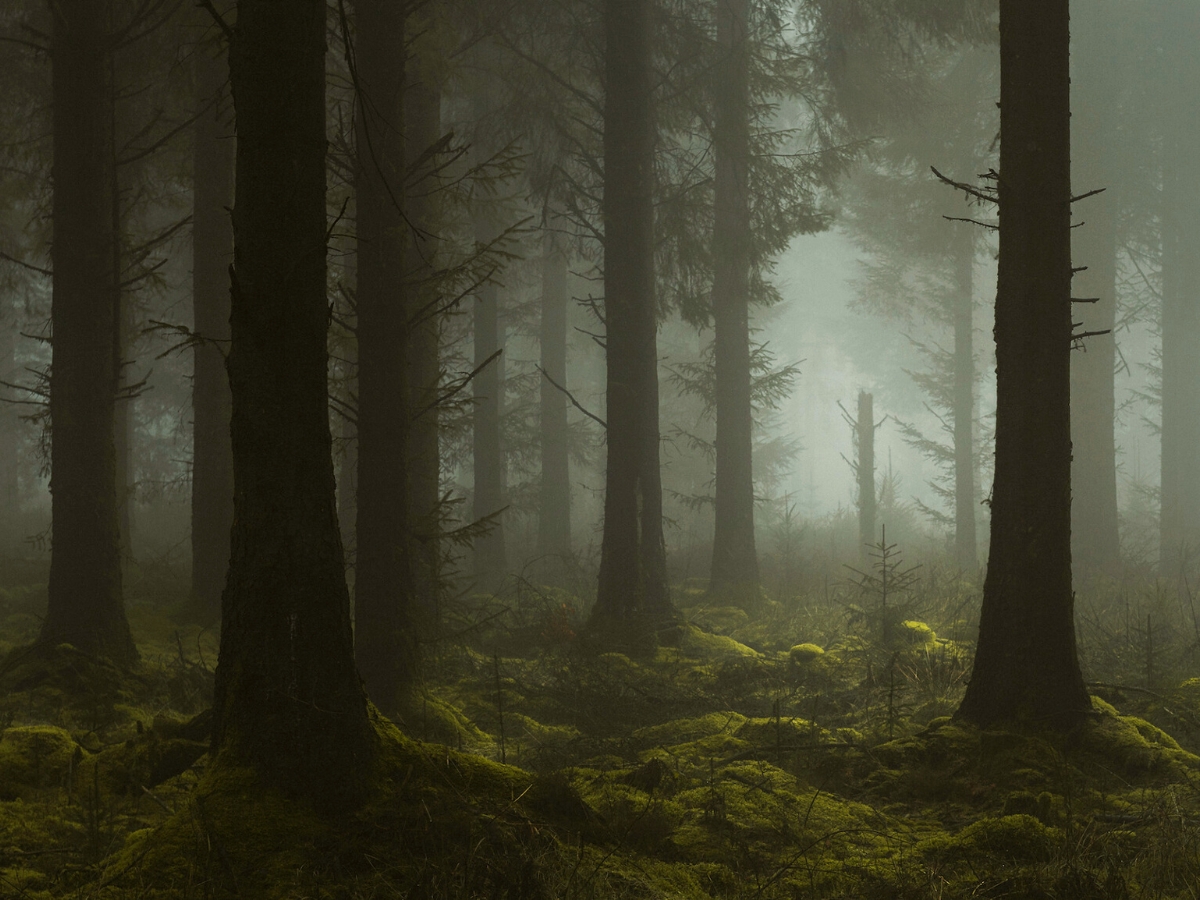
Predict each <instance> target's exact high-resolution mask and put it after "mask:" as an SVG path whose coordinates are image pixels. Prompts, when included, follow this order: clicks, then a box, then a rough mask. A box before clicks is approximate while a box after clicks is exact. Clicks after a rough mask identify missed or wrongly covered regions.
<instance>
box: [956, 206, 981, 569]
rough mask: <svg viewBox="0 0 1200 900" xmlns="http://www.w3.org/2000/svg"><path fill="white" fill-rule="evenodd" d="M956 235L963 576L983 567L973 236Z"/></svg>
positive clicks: (964, 231) (962, 231) (964, 230)
mask: <svg viewBox="0 0 1200 900" xmlns="http://www.w3.org/2000/svg"><path fill="white" fill-rule="evenodd" d="M972 227H974V226H959V227H958V231H957V233H956V239H957V252H956V258H955V262H956V266H957V273H956V274H957V277H956V279H955V280H956V282H957V288H958V290H957V295H956V297H955V302H954V559H955V562H957V563H958V567H959V568H960V569H962V570H963V571H964V572H974V571H975V569H976V568H978V566H979V556H978V540H977V538H976V535H975V511H976V509H977V508H978V505H979V503H978V497H977V496H976V493H975V325H974V321H975V235H974V234H973V233H972V232H971V230H970V229H971V228H972Z"/></svg>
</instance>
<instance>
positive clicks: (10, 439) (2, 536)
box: [0, 297, 20, 558]
mask: <svg viewBox="0 0 1200 900" xmlns="http://www.w3.org/2000/svg"><path fill="white" fill-rule="evenodd" d="M17 333H18V328H17V316H16V310H15V309H14V307H13V304H12V303H11V301H10V300H9V299H8V298H7V297H6V298H4V300H3V305H0V379H2V380H4V381H7V382H9V383H10V384H12V383H15V382H16V377H15V376H16V368H17V360H16V352H17ZM19 428H20V425H19V422H18V418H17V410H16V407H15V406H13V404H11V403H0V510H4V513H3V515H0V558H3V557H4V556H7V555H9V554H14V555H15V554H16V552H17V542H18V539H19V538H20V525H19V522H20V516H19V515H18V507H19V504H20V493H19V490H18V485H19V482H18V478H17V473H18V448H19V447H20V431H19Z"/></svg>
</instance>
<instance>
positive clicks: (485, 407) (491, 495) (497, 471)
mask: <svg viewBox="0 0 1200 900" xmlns="http://www.w3.org/2000/svg"><path fill="white" fill-rule="evenodd" d="M494 237H495V229H494V228H493V227H492V225H491V223H490V222H487V221H486V220H485V219H483V218H482V217H481V218H479V219H477V220H476V223H475V240H476V242H477V243H479V244H488V243H490V242H491V241H492V239H493V238H494ZM499 298H500V292H499V290H498V289H497V287H496V285H494V284H483V285H480V287H479V291H478V293H477V295H476V297H475V308H474V333H475V340H474V344H475V366H476V367H479V366H482V365H483V364H484V362H485V361H486V360H487V359H488V358H489V357H490V356H491V355H492V354H493V353H495V352H496V351H497V350H503V347H504V342H503V337H502V332H503V329H502V326H501V324H500V303H499ZM472 387H473V389H474V415H473V416H472V423H473V429H472V460H473V463H474V469H475V497H474V501H475V507H474V518H475V519H477V520H478V519H481V518H483V517H484V516H489V515H492V514H493V513H497V512H499V511H500V510H501V509H502V508H503V506H504V448H503V447H502V446H501V441H500V417H501V415H502V412H503V406H504V354H503V353H501V355H500V356H498V357H496V358H495V359H493V360H492V361H491V362H490V363H488V365H487V366H486V367H485V368H484V369H483V370H482V371H480V372H479V374H478V375H476V376H475V378H474V380H473V381H472ZM505 569H506V561H505V549H504V525H503V523H502V521H501V520H500V519H499V518H497V519H496V521H495V523H494V525H493V527H492V528H491V530H490V531H488V533H487V534H486V535H484V536H482V537H480V538H478V539H477V540H476V541H475V581H476V585H477V587H478V588H479V589H480V590H486V591H494V590H496V589H497V588H498V587H499V586H500V584H501V582H502V581H503V580H504V572H505Z"/></svg>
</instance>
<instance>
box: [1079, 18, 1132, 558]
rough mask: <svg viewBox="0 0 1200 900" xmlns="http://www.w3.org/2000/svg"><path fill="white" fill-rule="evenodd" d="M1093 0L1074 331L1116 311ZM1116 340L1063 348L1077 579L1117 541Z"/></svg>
mask: <svg viewBox="0 0 1200 900" xmlns="http://www.w3.org/2000/svg"><path fill="white" fill-rule="evenodd" d="M1108 6H1109V4H1108V3H1107V2H1102V0H1097V2H1093V3H1089V4H1087V6H1086V8H1085V10H1084V11H1083V12H1081V13H1080V15H1079V16H1077V17H1076V19H1077V21H1078V22H1079V23H1080V24H1081V25H1082V26H1083V27H1077V28H1076V29H1075V30H1076V33H1077V38H1076V40H1075V53H1074V58H1075V61H1076V66H1075V68H1076V75H1075V78H1074V79H1073V81H1072V97H1071V99H1072V118H1071V123H1072V132H1073V134H1072V142H1073V146H1074V148H1075V149H1074V163H1073V168H1074V174H1073V181H1074V189H1075V193H1077V194H1083V193H1085V192H1087V191H1093V190H1097V189H1099V188H1104V189H1105V192H1104V193H1103V194H1100V195H1098V196H1095V197H1089V198H1088V199H1087V200H1085V201H1082V202H1081V203H1080V205H1079V209H1078V212H1079V215H1080V218H1081V219H1082V220H1083V224H1082V226H1081V227H1078V228H1076V229H1074V231H1073V232H1072V258H1073V260H1074V263H1075V265H1076V267H1086V268H1084V269H1083V271H1080V272H1078V273H1077V274H1076V276H1075V282H1074V294H1075V296H1076V297H1078V298H1080V299H1083V300H1090V299H1095V301H1096V302H1094V303H1093V302H1088V303H1079V304H1076V305H1075V307H1074V310H1073V312H1074V319H1075V321H1076V323H1079V324H1078V328H1079V330H1080V331H1110V330H1111V329H1112V327H1113V324H1114V322H1115V320H1116V310H1117V298H1116V295H1117V210H1118V206H1117V204H1118V196H1117V193H1116V190H1115V186H1114V183H1113V182H1114V178H1115V177H1116V175H1117V169H1116V164H1115V160H1114V159H1113V156H1114V154H1113V150H1112V147H1113V140H1112V134H1111V131H1110V128H1111V127H1112V123H1111V122H1110V121H1109V117H1108V115H1107V110H1108V109H1109V107H1110V106H1111V104H1112V98H1113V96H1114V95H1115V92H1116V91H1117V89H1118V88H1119V85H1117V84H1114V83H1113V79H1112V78H1111V77H1109V72H1110V71H1112V70H1113V66H1112V63H1111V60H1110V59H1109V57H1108V53H1107V52H1106V46H1107V44H1108V40H1110V39H1111V35H1109V34H1108V33H1107V29H1106V28H1105V25H1104V23H1105V20H1104V18H1103V17H1104V14H1105V12H1106V11H1107V7H1108ZM1115 370H1116V341H1115V337H1114V335H1112V334H1102V335H1095V336H1093V337H1090V338H1087V339H1086V341H1085V343H1084V346H1083V349H1082V352H1075V353H1072V354H1071V447H1072V450H1073V453H1074V460H1073V462H1072V465H1071V495H1072V498H1071V531H1072V535H1073V538H1072V543H1071V552H1072V557H1073V559H1074V565H1075V572H1076V574H1077V575H1079V576H1081V577H1083V576H1087V575H1093V574H1096V573H1098V572H1103V571H1108V572H1112V571H1115V570H1116V568H1117V567H1118V566H1119V565H1120V558H1121V546H1120V537H1119V531H1118V518H1117V448H1116V439H1115V435H1114V414H1115V405H1114V381H1115V378H1114V373H1115Z"/></svg>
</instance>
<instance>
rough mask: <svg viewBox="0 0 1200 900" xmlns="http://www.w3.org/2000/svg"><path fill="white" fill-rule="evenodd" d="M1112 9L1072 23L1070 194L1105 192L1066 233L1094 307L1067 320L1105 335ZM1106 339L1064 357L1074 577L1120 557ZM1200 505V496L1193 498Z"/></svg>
mask: <svg viewBox="0 0 1200 900" xmlns="http://www.w3.org/2000/svg"><path fill="white" fill-rule="evenodd" d="M1108 6H1109V4H1108V3H1107V2H1103V0H1101V2H1094V3H1090V4H1088V5H1087V7H1086V12H1084V13H1081V14H1080V15H1079V16H1077V17H1076V19H1077V21H1078V22H1079V23H1080V24H1081V25H1082V24H1083V23H1086V27H1077V28H1076V29H1075V30H1076V34H1077V37H1076V40H1075V54H1074V56H1075V60H1076V67H1075V68H1076V75H1075V78H1074V79H1073V80H1072V118H1071V123H1072V131H1073V135H1072V141H1073V145H1074V148H1075V152H1074V160H1075V163H1074V169H1075V173H1074V178H1073V180H1074V189H1075V193H1077V194H1083V193H1085V192H1087V191H1092V190H1096V189H1099V188H1104V189H1105V191H1104V193H1103V194H1099V195H1097V196H1095V197H1089V198H1087V199H1086V200H1084V201H1082V202H1081V203H1080V206H1079V213H1080V217H1081V219H1082V220H1083V223H1082V225H1081V226H1080V227H1078V228H1076V229H1074V231H1073V232H1072V255H1073V258H1074V261H1075V264H1076V266H1077V267H1083V266H1086V269H1084V270H1083V271H1081V272H1078V273H1077V274H1076V276H1075V282H1074V288H1073V292H1074V294H1075V296H1076V297H1079V298H1081V299H1089V298H1095V299H1096V302H1094V303H1078V304H1076V305H1075V307H1074V310H1073V313H1074V319H1075V321H1076V322H1077V323H1079V326H1078V327H1079V330H1081V331H1111V329H1112V328H1113V325H1114V323H1115V321H1116V311H1117V300H1116V295H1117V211H1118V196H1117V193H1116V190H1115V185H1114V179H1115V176H1116V174H1117V167H1116V161H1115V160H1114V158H1113V157H1114V153H1113V147H1114V142H1113V139H1112V131H1111V128H1112V123H1111V122H1109V121H1108V120H1107V110H1108V109H1109V108H1110V106H1111V105H1112V102H1113V97H1114V96H1115V94H1116V92H1117V90H1118V89H1119V85H1117V84H1115V83H1114V80H1113V79H1112V78H1111V77H1110V76H1109V73H1110V72H1111V71H1113V69H1114V67H1113V65H1112V62H1111V60H1110V59H1109V54H1108V53H1107V50H1106V47H1107V44H1108V38H1109V35H1107V34H1106V31H1107V29H1106V28H1105V21H1104V18H1103V17H1104V15H1105V13H1106V11H1107V8H1108ZM1115 371H1116V339H1115V336H1114V335H1113V334H1102V335H1095V336H1094V337H1090V338H1087V339H1086V341H1085V343H1084V346H1083V348H1082V351H1077V352H1075V353H1072V354H1071V447H1072V450H1073V453H1074V460H1073V462H1072V467H1071V494H1072V500H1071V525H1072V527H1071V531H1072V535H1073V538H1072V544H1071V550H1072V557H1073V559H1074V564H1075V573H1076V575H1078V576H1080V577H1086V576H1088V575H1094V574H1097V573H1099V572H1105V571H1107V572H1113V571H1115V570H1116V569H1117V568H1118V567H1119V565H1120V560H1121V545H1120V537H1119V531H1118V515H1117V448H1116V438H1115V434H1114V415H1115V403H1114V382H1115V378H1114V373H1115ZM1197 499H1198V500H1200V498H1197Z"/></svg>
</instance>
